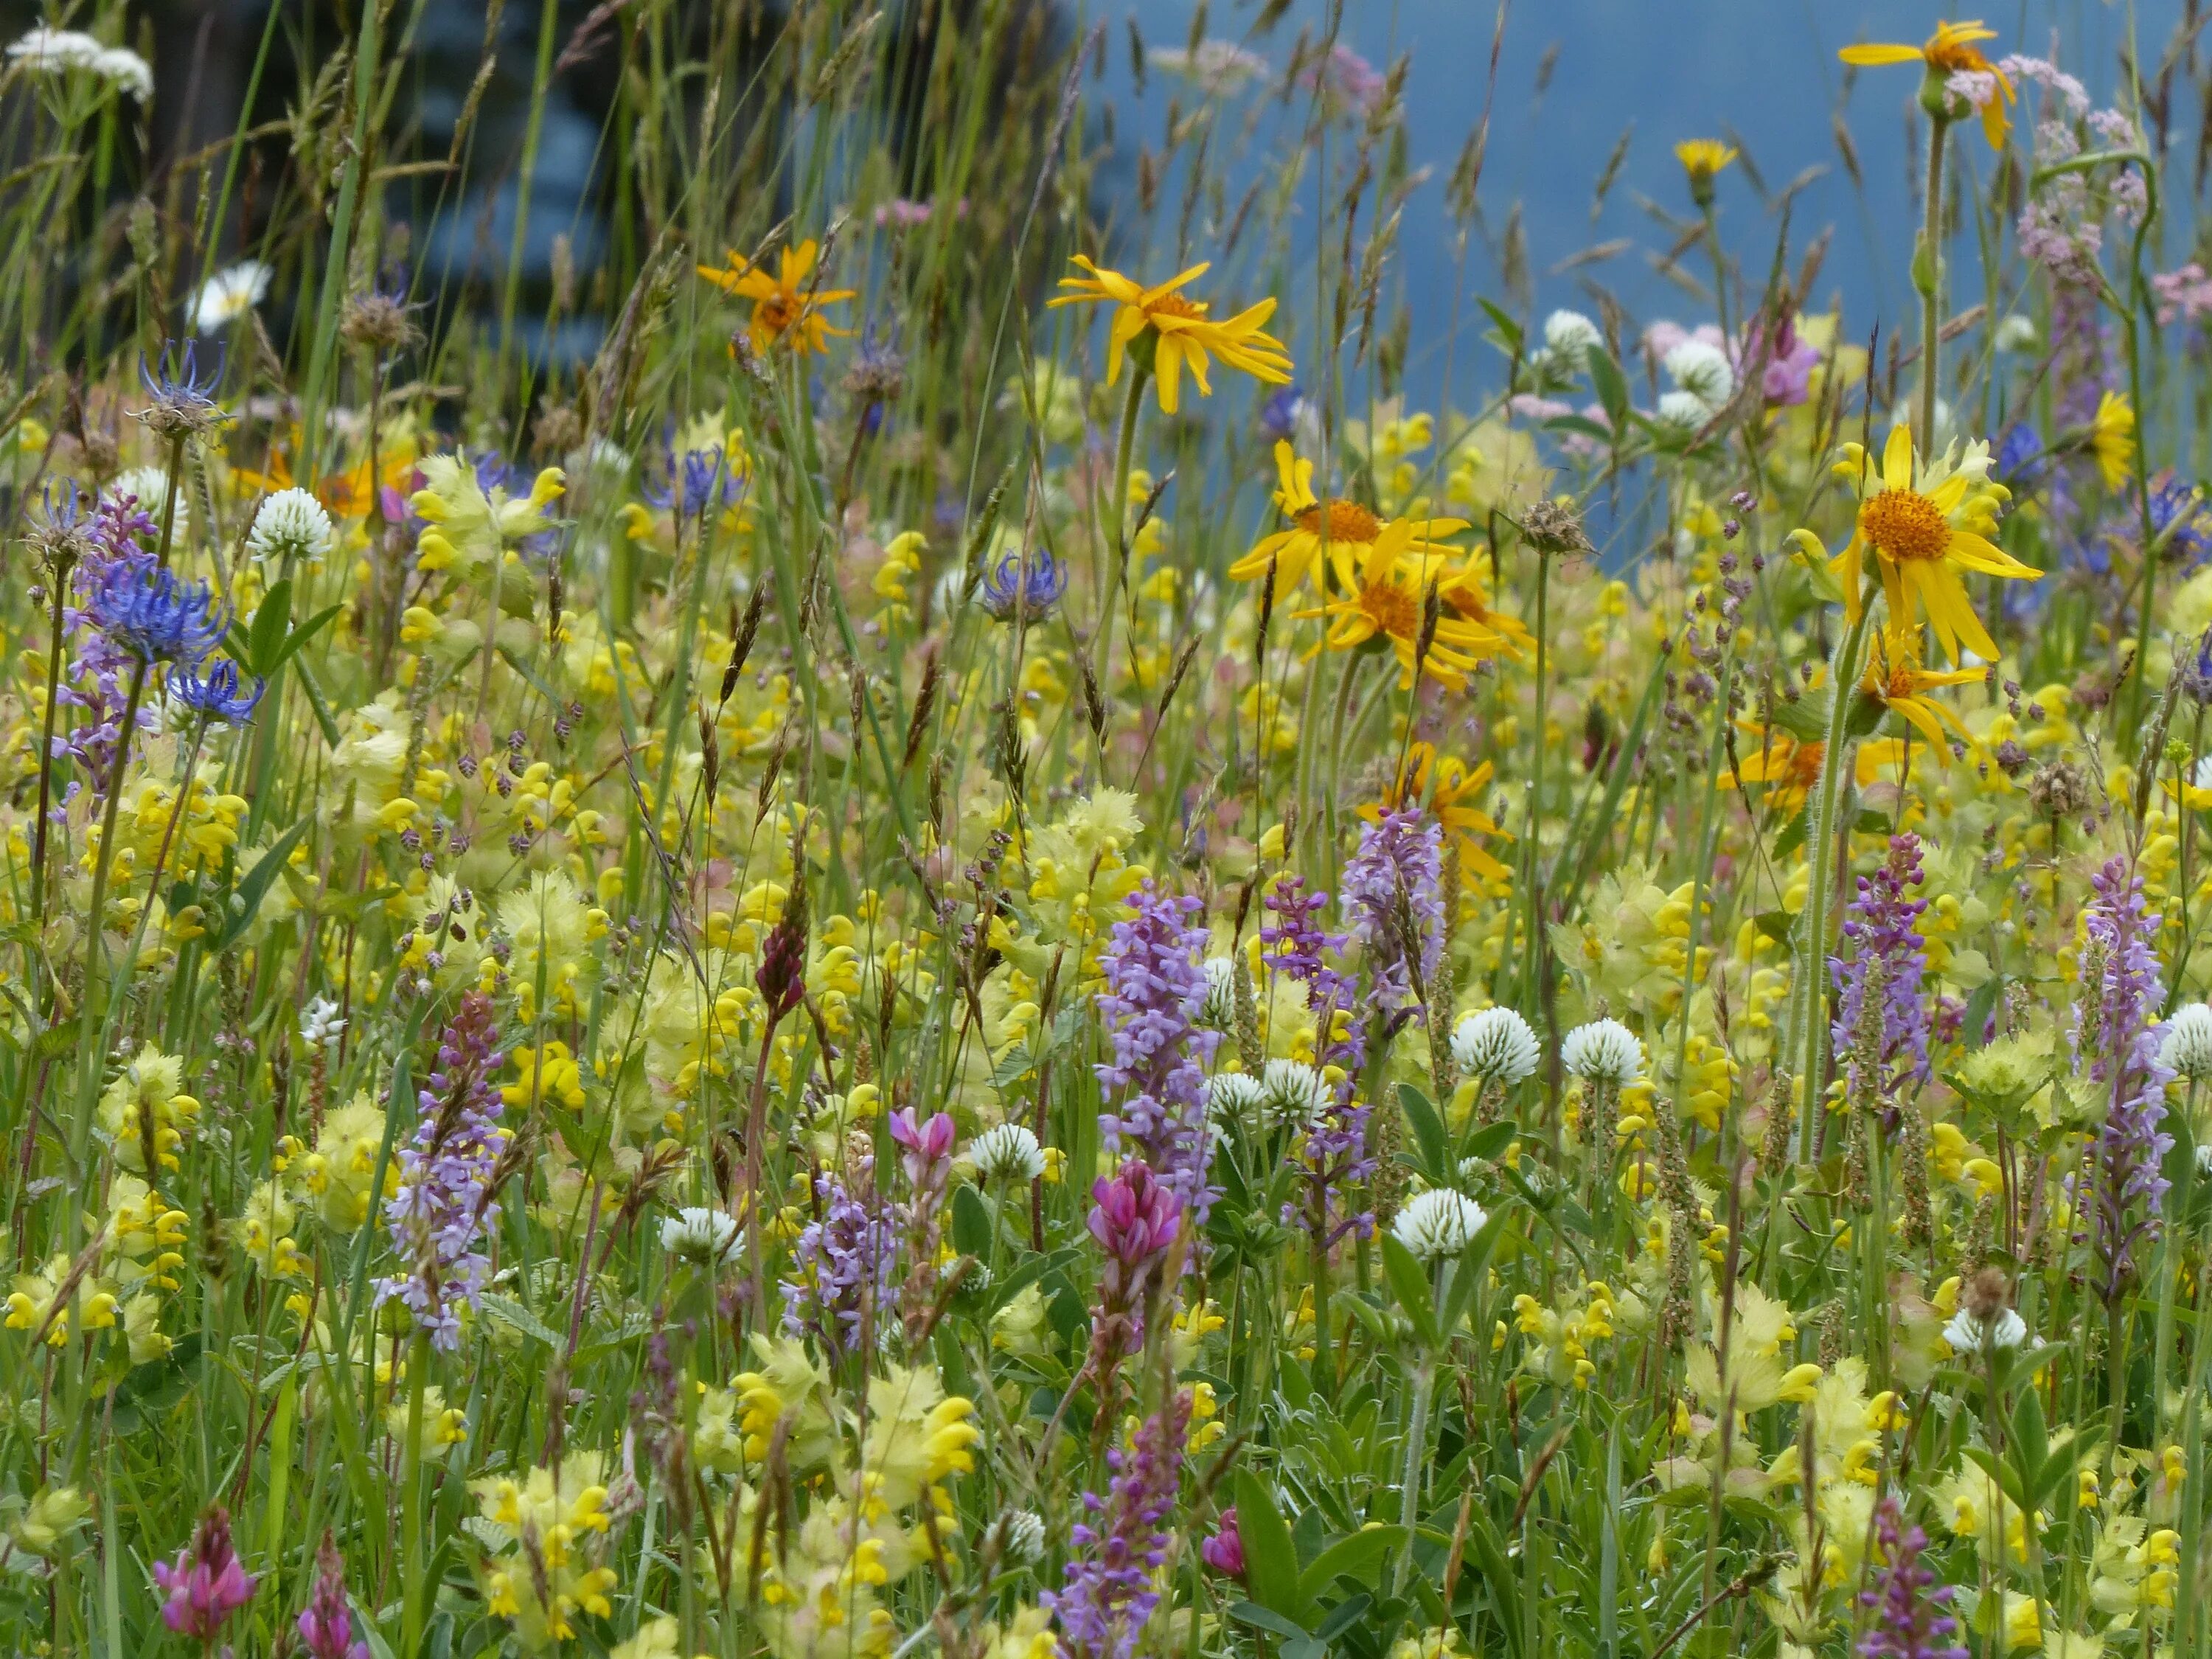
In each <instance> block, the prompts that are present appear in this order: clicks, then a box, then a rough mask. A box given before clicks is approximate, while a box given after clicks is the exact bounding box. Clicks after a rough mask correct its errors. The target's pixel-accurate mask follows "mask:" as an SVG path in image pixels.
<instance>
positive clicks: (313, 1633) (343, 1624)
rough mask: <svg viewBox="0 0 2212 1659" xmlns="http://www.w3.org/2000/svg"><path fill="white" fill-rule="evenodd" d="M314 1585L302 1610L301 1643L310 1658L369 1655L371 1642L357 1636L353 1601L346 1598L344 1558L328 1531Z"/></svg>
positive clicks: (363, 1658) (349, 1658) (366, 1657)
mask: <svg viewBox="0 0 2212 1659" xmlns="http://www.w3.org/2000/svg"><path fill="white" fill-rule="evenodd" d="M315 1566H316V1573H315V1587H314V1589H313V1590H312V1591H311V1592H309V1594H308V1596H307V1607H305V1608H304V1609H303V1610H302V1611H301V1614H300V1617H299V1620H298V1628H299V1632H300V1645H301V1647H302V1648H303V1649H305V1650H306V1651H307V1659H369V1646H368V1643H366V1642H361V1641H356V1640H355V1638H354V1626H353V1605H352V1603H351V1602H349V1601H347V1600H346V1587H345V1562H344V1560H343V1558H342V1557H340V1555H339V1554H338V1551H337V1545H336V1544H335V1543H333V1542H332V1541H331V1535H330V1534H328V1533H325V1534H323V1547H322V1548H321V1549H319V1550H318V1551H317V1552H316V1553H315Z"/></svg>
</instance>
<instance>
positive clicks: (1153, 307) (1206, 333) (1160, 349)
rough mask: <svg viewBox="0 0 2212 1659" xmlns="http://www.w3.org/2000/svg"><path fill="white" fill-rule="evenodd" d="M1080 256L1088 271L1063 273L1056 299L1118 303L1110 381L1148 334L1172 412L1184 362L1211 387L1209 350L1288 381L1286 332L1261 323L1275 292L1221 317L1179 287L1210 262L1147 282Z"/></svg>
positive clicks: (1275, 381) (1263, 376) (1205, 393)
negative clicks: (1150, 285) (1155, 283)
mask: <svg viewBox="0 0 2212 1659" xmlns="http://www.w3.org/2000/svg"><path fill="white" fill-rule="evenodd" d="M1075 263H1076V264H1079V265H1080V266H1082V267H1083V269H1084V270H1085V271H1087V272H1089V273H1090V274H1089V275H1088V276H1063V277H1061V278H1060V287H1061V288H1063V289H1066V290H1067V291H1066V293H1064V294H1062V295H1060V297H1059V298H1057V299H1055V300H1054V301H1050V303H1051V304H1053V305H1055V306H1068V305H1079V304H1085V303H1089V302H1091V301H1108V302H1109V303H1111V304H1112V305H1114V306H1115V307H1117V309H1116V310H1115V313H1114V321H1113V325H1112V326H1111V328H1110V329H1109V331H1108V332H1107V336H1106V381H1107V384H1108V385H1109V386H1110V385H1112V384H1113V383H1114V382H1115V381H1116V380H1120V379H1121V359H1122V357H1123V356H1124V355H1125V354H1126V353H1127V351H1128V349H1129V348H1130V347H1131V346H1133V345H1135V344H1137V343H1138V342H1139V341H1140V340H1143V339H1145V338H1146V337H1150V341H1151V344H1152V373H1153V374H1154V375H1155V376H1157V377H1158V380H1159V396H1160V408H1161V409H1162V410H1164V411H1165V412H1166V413H1168V414H1170V415H1172V414H1174V413H1175V412H1176V405H1177V404H1178V403H1179V401H1180V400H1181V397H1182V370H1183V368H1184V366H1185V365H1186V364H1188V366H1189V368H1190V378H1191V379H1192V380H1194V381H1196V382H1197V383H1198V391H1199V395H1200V397H1211V396H1212V393H1213V387H1212V385H1211V384H1210V383H1209V382H1208V381H1207V380H1206V370H1207V368H1209V367H1210V359H1209V356H1208V354H1209V353H1210V354H1212V356H1213V357H1218V358H1220V359H1221V361H1222V362H1225V363H1226V364H1228V365H1229V366H1230V368H1241V369H1243V371H1244V372H1245V373H1246V374H1249V375H1250V376H1251V377H1252V378H1253V379H1254V380H1264V381H1266V382H1267V384H1268V385H1270V386H1287V385H1288V384H1289V383H1290V379H1291V356H1290V353H1289V352H1288V351H1287V350H1286V349H1285V348H1284V345H1283V343H1282V342H1281V341H1280V340H1278V339H1277V338H1275V337H1274V336H1273V335H1272V334H1267V333H1265V332H1263V331H1261V325H1262V324H1263V323H1265V322H1266V321H1267V319H1268V318H1270V317H1272V316H1273V315H1274V314H1275V302H1274V301H1273V300H1262V301H1260V303H1259V304H1257V305H1255V306H1249V307H1246V308H1245V309H1244V310H1243V311H1240V312H1238V313H1237V314H1236V315H1235V316H1234V317H1230V318H1226V319H1222V320H1219V321H1217V320H1215V319H1213V318H1211V317H1209V316H1208V315H1207V314H1206V301H1203V300H1193V299H1190V298H1188V296H1186V295H1183V294H1181V293H1179V292H1177V290H1178V289H1181V288H1182V286H1183V285H1184V284H1185V283H1192V282H1195V281H1196V280H1197V279H1198V278H1199V277H1200V276H1204V275H1205V274H1206V269H1207V267H1206V265H1204V264H1195V265H1193V266H1192V267H1191V268H1190V269H1189V270H1186V271H1184V272H1183V273H1182V275H1181V276H1175V277H1171V278H1170V279H1169V280H1168V281H1166V282H1164V283H1160V284H1159V285H1158V286H1157V287H1154V288H1144V287H1141V286H1139V284H1138V283H1135V282H1133V281H1132V280H1131V279H1130V278H1128V277H1127V276H1123V275H1122V274H1121V272H1120V271H1118V270H1106V269H1105V268H1104V267H1103V266H1101V265H1096V264H1092V263H1091V261H1090V260H1088V259H1086V258H1084V257H1083V256H1082V255H1081V254H1077V255H1076V256H1075Z"/></svg>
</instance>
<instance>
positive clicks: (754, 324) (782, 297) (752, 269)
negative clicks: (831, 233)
mask: <svg viewBox="0 0 2212 1659" xmlns="http://www.w3.org/2000/svg"><path fill="white" fill-rule="evenodd" d="M819 252H821V250H820V248H818V247H817V246H816V245H815V241H814V239H813V238H812V237H811V236H810V237H808V238H807V239H806V240H805V241H803V242H801V243H800V244H799V246H797V247H787V248H786V249H784V250H783V253H782V255H781V258H780V259H779V260H778V261H777V264H776V273H775V276H769V274H768V272H767V270H765V269H763V267H761V266H759V265H757V264H754V263H753V262H752V261H751V260H750V259H748V258H745V257H744V255H743V254H742V253H739V252H738V251H737V250H736V249H735V248H732V249H731V250H730V262H729V264H727V265H726V266H725V267H724V268H722V269H720V270H716V269H715V268H714V266H713V265H701V266H699V267H698V271H699V274H700V275H701V276H704V277H705V278H706V279H707V280H708V282H710V283H714V286H715V287H717V288H719V289H721V290H722V291H723V292H724V293H725V294H733V295H736V296H737V297H738V299H740V300H750V301H752V302H753V316H752V321H751V322H750V324H748V325H746V330H745V331H746V332H747V333H749V334H750V335H751V336H752V341H753V343H754V344H755V345H756V346H758V347H759V348H761V349H763V350H766V349H768V348H769V346H771V345H773V344H774V343H775V342H776V341H778V340H780V339H782V338H783V337H785V336H786V335H789V336H790V337H791V344H792V349H793V350H794V351H799V352H808V351H827V350H828V349H829V336H830V335H832V334H836V335H840V336H842V335H847V334H850V333H851V332H852V330H851V329H849V328H833V327H831V326H830V325H829V319H827V318H826V317H824V316H823V314H822V307H824V306H830V305H836V304H837V303H839V302H840V301H845V300H849V299H851V298H852V297H853V292H854V290H852V289H849V288H832V289H824V288H821V287H819V286H817V285H815V284H812V283H809V282H808V281H807V277H808V276H810V275H811V273H812V271H813V270H814V260H815V258H816V256H817V254H818V253H819Z"/></svg>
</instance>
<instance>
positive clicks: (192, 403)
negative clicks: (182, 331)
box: [138, 340, 227, 435]
mask: <svg viewBox="0 0 2212 1659" xmlns="http://www.w3.org/2000/svg"><path fill="white" fill-rule="evenodd" d="M226 357H227V354H226V353H225V351H224V350H223V348H222V347H221V346H217V347H216V352H215V367H214V368H211V369H210V370H209V371H208V372H207V373H206V374H201V373H200V366H199V355H198V352H197V349H195V346H194V343H193V342H192V341H191V340H187V341H185V343H184V345H183V346H182V347H181V348H179V346H178V344H177V343H176V342H175V341H174V340H169V341H166V342H164V343H163V344H162V347H161V362H159V363H157V364H155V365H154V366H153V367H152V368H148V367H147V364H146V354H145V353H144V352H143V351H142V352H140V353H139V354H138V379H139V381H140V383H141V384H142V385H143V386H145V388H146V391H147V392H148V394H149V396H151V397H152V398H153V399H154V403H155V407H156V409H157V410H161V412H162V413H164V414H166V415H167V416H170V417H171V418H170V420H169V421H168V422H157V423H155V430H156V431H160V432H162V433H164V434H165V435H167V434H168V433H170V432H173V431H174V430H176V429H178V428H179V426H181V427H182V428H184V429H186V430H201V431H204V430H206V429H207V428H210V427H213V426H215V425H216V423H217V422H221V421H222V419H223V418H224V416H223V412H222V410H221V409H219V408H218V407H216V401H215V390H216V387H217V386H221V385H222V370H223V364H224V362H225V361H226Z"/></svg>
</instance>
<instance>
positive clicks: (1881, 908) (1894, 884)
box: [1828, 834, 1929, 1107]
mask: <svg viewBox="0 0 2212 1659" xmlns="http://www.w3.org/2000/svg"><path fill="white" fill-rule="evenodd" d="M1920 879H1921V869H1920V837H1919V836H1915V835H1911V834H1906V835H1902V836H1892V837H1891V838H1890V843H1889V856H1888V857H1887V858H1886V859H1884V860H1882V862H1881V866H1880V867H1879V868H1878V869H1876V870H1875V872H1874V873H1873V874H1872V875H1870V876H1861V877H1860V878H1859V891H1858V896H1857V898H1855V899H1853V900H1852V901H1851V906H1850V909H1849V910H1848V911H1846V912H1845V913H1844V922H1843V927H1842V929H1841V932H1842V933H1843V942H1842V947H1841V950H1840V952H1839V954H1838V955H1836V956H1833V957H1829V958H1828V971H1829V973H1830V974H1831V975H1832V976H1833V979H1834V982H1835V987H1836V1020H1835V1024H1834V1026H1833V1028H1832V1031H1833V1036H1834V1041H1835V1045H1836V1055H1837V1059H1838V1061H1839V1062H1840V1063H1841V1064H1842V1066H1844V1073H1845V1075H1846V1077H1847V1078H1848V1079H1849V1083H1848V1085H1847V1086H1848V1088H1849V1089H1850V1097H1851V1098H1852V1099H1854V1100H1859V1099H1872V1098H1875V1097H1879V1098H1880V1099H1881V1102H1882V1103H1883V1105H1884V1106H1885V1107H1887V1106H1888V1105H1889V1104H1890V1103H1892V1099H1893V1096H1894V1095H1895V1094H1896V1092H1897V1091H1898V1090H1899V1089H1900V1088H1902V1087H1904V1086H1905V1085H1906V1084H1907V1083H1911V1082H1923V1081H1925V1080H1926V1079H1927V1077H1928V1072H1929V1067H1928V1006H1927V1001H1926V999H1925V998H1924V997H1923V996H1922V994H1921V982H1922V981H1923V980H1924V979H1925V978H1926V977H1927V974H1928V947H1927V945H1926V944H1925V943H1924V942H1923V940H1922V939H1921V937H1920V934H1919V932H1918V923H1919V921H1920V915H1921V912H1923V910H1925V909H1927V908H1928V901H1927V900H1926V899H1923V898H1911V897H1909V896H1907V894H1906V890H1907V889H1908V888H1912V887H1917V886H1918V885H1919V884H1920ZM1875 985H1879V987H1881V988H1880V994H1881V997H1882V1000H1883V1006H1882V1009H1881V1037H1880V1040H1879V1042H1878V1043H1877V1044H1876V1050H1877V1051H1876V1052H1875V1053H1872V1054H1862V1053H1860V1052H1859V1048H1860V1046H1861V1044H1860V1038H1861V1037H1862V1036H1863V1033H1864V1030H1866V1029H1867V1028H1866V1027H1864V1026H1863V1024H1862V1022H1863V1021H1864V1020H1865V1018H1866V999H1867V994H1868V991H1869V987H1873V986H1875Z"/></svg>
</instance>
